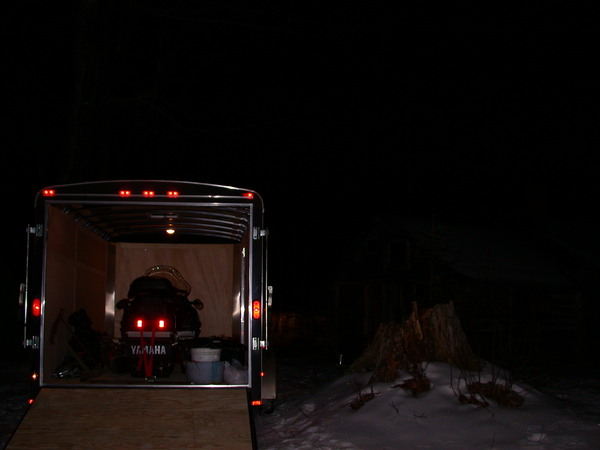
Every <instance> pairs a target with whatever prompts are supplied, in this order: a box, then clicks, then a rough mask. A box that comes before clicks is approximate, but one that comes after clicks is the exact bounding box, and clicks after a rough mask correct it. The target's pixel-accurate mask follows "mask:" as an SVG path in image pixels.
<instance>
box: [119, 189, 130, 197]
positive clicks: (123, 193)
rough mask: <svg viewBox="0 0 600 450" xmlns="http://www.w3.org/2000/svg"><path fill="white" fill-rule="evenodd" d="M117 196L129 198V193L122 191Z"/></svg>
mask: <svg viewBox="0 0 600 450" xmlns="http://www.w3.org/2000/svg"><path fill="white" fill-rule="evenodd" d="M119 195H120V196H121V197H131V191H127V190H122V191H119Z"/></svg>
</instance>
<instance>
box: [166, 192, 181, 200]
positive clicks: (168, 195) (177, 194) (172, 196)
mask: <svg viewBox="0 0 600 450" xmlns="http://www.w3.org/2000/svg"><path fill="white" fill-rule="evenodd" d="M167 197H170V198H177V197H179V192H177V191H167Z"/></svg>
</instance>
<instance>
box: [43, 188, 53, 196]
mask: <svg viewBox="0 0 600 450" xmlns="http://www.w3.org/2000/svg"><path fill="white" fill-rule="evenodd" d="M54 194H56V191H55V190H54V189H44V190H43V191H42V195H43V196H44V197H53V196H54Z"/></svg>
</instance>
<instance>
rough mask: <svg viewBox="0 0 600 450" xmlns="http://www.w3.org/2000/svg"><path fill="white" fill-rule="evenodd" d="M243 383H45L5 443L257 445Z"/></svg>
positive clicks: (35, 445)
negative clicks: (139, 385)
mask: <svg viewBox="0 0 600 450" xmlns="http://www.w3.org/2000/svg"><path fill="white" fill-rule="evenodd" d="M251 420H252V418H251V415H250V412H249V409H248V398H247V390H246V389H231V388H224V389H180V388H173V389H170V388H137V389H119V388H117V389H101V388H99V389H90V388H84V389H79V388H68V389H63V388H44V389H42V390H41V391H40V393H39V394H38V396H37V399H36V401H35V402H34V403H33V404H32V405H31V407H30V410H29V411H28V413H27V415H26V416H25V418H24V419H23V422H22V423H21V425H20V426H19V428H18V430H17V431H16V433H15V435H14V436H13V437H12V439H11V441H10V442H9V445H8V447H7V448H9V449H16V448H25V449H32V448H47V447H46V446H47V445H48V444H49V443H52V446H53V448H101V449H107V448H138V447H143V448H161V449H175V448H206V447H210V448H227V449H251V448H255V447H256V445H255V439H254V437H253V433H252V429H253V427H252V426H251Z"/></svg>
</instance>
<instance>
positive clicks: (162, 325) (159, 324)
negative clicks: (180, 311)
mask: <svg viewBox="0 0 600 450" xmlns="http://www.w3.org/2000/svg"><path fill="white" fill-rule="evenodd" d="M165 326H166V321H165V320H164V319H160V320H159V321H158V328H164V327H165Z"/></svg>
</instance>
